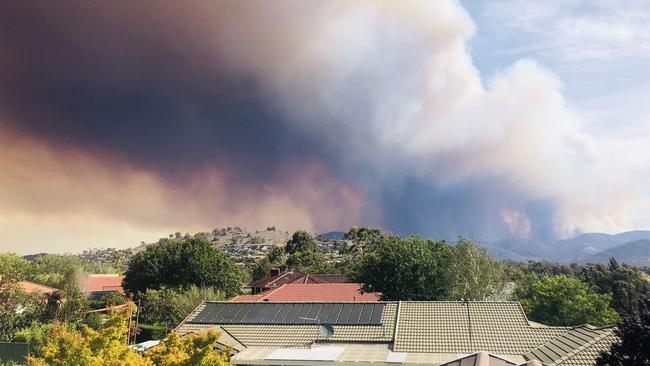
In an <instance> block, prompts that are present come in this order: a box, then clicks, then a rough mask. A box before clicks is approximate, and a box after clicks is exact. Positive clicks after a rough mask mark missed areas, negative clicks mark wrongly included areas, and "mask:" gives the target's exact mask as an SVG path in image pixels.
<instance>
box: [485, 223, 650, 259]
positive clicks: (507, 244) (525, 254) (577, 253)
mask: <svg viewBox="0 0 650 366" xmlns="http://www.w3.org/2000/svg"><path fill="white" fill-rule="evenodd" d="M638 240H650V231H643V230H638V231H628V232H624V233H620V234H614V235H610V234H603V233H587V234H581V235H578V236H576V237H574V238H569V239H562V240H530V239H517V238H511V239H503V240H499V241H496V242H492V243H485V244H484V245H485V247H486V248H487V249H488V250H489V251H490V253H491V254H492V255H493V256H494V257H495V258H498V259H511V260H519V261H520V260H539V259H547V260H550V261H555V262H559V263H570V262H577V261H580V262H584V261H585V260H587V259H588V258H591V257H593V256H595V255H597V254H599V253H610V252H609V250H611V249H613V248H616V247H619V246H621V245H623V244H626V243H631V242H634V241H638Z"/></svg>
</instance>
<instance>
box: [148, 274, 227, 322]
mask: <svg viewBox="0 0 650 366" xmlns="http://www.w3.org/2000/svg"><path fill="white" fill-rule="evenodd" d="M140 299H141V301H142V302H141V307H142V308H141V314H140V320H141V322H142V323H143V324H149V325H162V326H165V327H168V328H171V327H173V326H175V325H176V324H178V323H180V322H181V320H183V319H184V318H185V317H186V316H187V315H188V314H189V313H191V312H192V311H193V310H194V309H196V307H197V306H199V304H201V303H202V302H203V301H220V300H223V299H224V295H223V293H222V292H221V291H219V290H216V289H214V288H211V287H197V286H194V285H192V286H189V287H188V288H186V289H169V288H161V289H158V290H155V289H149V290H147V291H146V292H145V293H144V294H142V295H141V296H140Z"/></svg>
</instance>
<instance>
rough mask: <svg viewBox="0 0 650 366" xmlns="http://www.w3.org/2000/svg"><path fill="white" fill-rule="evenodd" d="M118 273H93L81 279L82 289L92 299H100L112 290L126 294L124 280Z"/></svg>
mask: <svg viewBox="0 0 650 366" xmlns="http://www.w3.org/2000/svg"><path fill="white" fill-rule="evenodd" d="M123 279H124V276H121V275H117V274H91V275H88V276H87V277H85V278H84V279H83V280H82V281H81V289H82V291H83V292H84V293H86V295H87V296H88V297H89V298H91V299H99V298H101V297H103V296H105V295H108V294H110V293H111V292H117V293H120V294H124V289H122V280H123Z"/></svg>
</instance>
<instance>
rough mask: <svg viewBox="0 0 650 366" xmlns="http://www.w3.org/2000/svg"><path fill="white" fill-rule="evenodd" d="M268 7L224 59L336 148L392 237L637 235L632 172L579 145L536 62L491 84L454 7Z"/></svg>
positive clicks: (225, 40) (254, 10)
mask: <svg viewBox="0 0 650 366" xmlns="http://www.w3.org/2000/svg"><path fill="white" fill-rule="evenodd" d="M261 5H262V4H261V3H255V2H246V3H241V2H238V3H233V4H231V6H229V7H228V9H229V11H228V12H226V13H224V14H227V15H228V16H227V17H221V18H220V19H221V20H222V21H220V22H217V23H219V24H220V27H219V31H218V32H217V33H218V34H219V37H220V39H219V42H218V43H219V47H221V49H222V50H223V54H224V55H227V58H228V59H229V60H230V61H231V63H232V67H233V68H234V69H237V70H238V71H240V72H250V73H253V74H254V75H256V76H257V77H258V78H259V80H261V81H262V84H263V86H264V88H265V90H266V91H267V93H268V95H269V96H271V98H272V100H274V101H275V102H276V103H278V104H279V105H280V107H281V108H282V109H283V110H284V111H285V112H286V113H287V115H288V116H289V117H290V118H291V120H292V121H293V123H295V126H296V128H299V129H304V130H307V131H309V132H310V133H313V134H315V135H322V136H323V139H325V140H326V141H328V143H329V144H332V145H336V146H337V149H339V150H338V151H339V155H338V158H339V159H340V160H341V161H345V163H344V164H342V165H345V167H347V168H348V169H349V170H352V171H353V172H354V173H350V172H349V171H348V173H349V174H350V175H352V176H353V177H354V179H362V180H364V183H365V184H366V185H370V187H371V189H370V190H371V191H374V194H376V195H377V196H378V197H380V201H381V202H382V203H383V207H384V214H385V217H388V218H390V219H388V220H387V222H385V224H386V225H388V226H393V227H394V228H395V229H397V230H404V229H406V230H407V231H411V232H413V231H424V232H428V233H430V234H436V233H439V234H443V235H449V234H453V233H459V234H460V233H462V234H470V235H477V236H482V237H484V238H485V237H494V236H502V235H504V234H506V233H507V232H509V233H511V234H513V235H517V236H524V237H525V236H531V235H533V236H548V235H568V234H571V233H574V232H576V231H583V230H606V231H607V230H621V229H624V228H626V227H629V225H630V222H629V221H628V220H627V219H630V218H631V217H630V215H631V213H632V212H634V210H635V209H639V207H638V206H636V204H635V203H634V197H636V196H637V194H638V193H639V191H638V187H637V186H636V184H635V181H634V179H630V177H629V175H630V173H629V172H630V167H629V166H626V167H625V168H624V169H627V170H621V168H622V166H620V165H619V164H624V163H623V162H622V161H620V159H616V158H612V157H608V156H605V155H604V154H606V153H605V151H604V149H602V148H600V147H599V146H597V143H596V142H595V141H594V140H593V139H592V138H591V137H590V136H588V135H586V134H585V133H583V132H582V126H581V122H580V118H579V116H578V115H577V114H576V113H575V112H574V111H572V110H571V109H570V107H568V106H567V105H566V104H565V101H564V100H563V97H562V93H561V83H560V82H559V81H558V80H557V79H556V78H555V77H554V76H553V75H552V74H551V73H550V72H548V71H546V70H544V69H543V68H541V67H539V66H538V65H537V64H536V63H535V62H534V61H530V60H522V61H520V62H518V63H516V64H515V65H513V66H512V67H510V68H509V69H507V70H503V72H502V73H501V74H499V75H498V76H496V77H495V78H494V79H493V80H483V79H481V77H480V75H479V74H478V72H477V70H476V69H475V68H474V67H473V65H472V60H471V58H470V56H469V54H468V51H467V49H466V45H467V42H468V40H469V39H470V37H471V36H472V34H473V32H474V25H473V23H472V21H471V19H470V18H469V16H468V14H467V13H466V12H465V10H464V9H463V8H462V7H461V6H460V4H458V3H457V2H455V1H423V2H418V1H400V2H391V1H386V2H337V1H333V2H321V3H319V4H318V5H317V6H316V5H315V4H313V3H310V4H309V6H305V4H304V3H301V2H291V1H285V2H282V3H281V6H278V4H276V6H274V7H272V8H271V9H269V8H268V7H264V6H261ZM619 158H620V157H619ZM617 165H619V166H617ZM361 169H364V170H365V169H367V170H368V173H366V175H363V174H362V175H360V174H358V170H361ZM619 172H626V176H624V175H621V174H620V173H619ZM459 206H460V207H459ZM495 216H496V220H495ZM399 217H402V218H403V220H400V219H399ZM485 217H487V219H486V218H485ZM495 221H498V223H497V222H495ZM499 223H500V224H499ZM495 224H496V226H495ZM446 225H448V226H447V227H448V228H449V229H443V228H444V227H445V226H446ZM504 228H505V229H507V231H506V232H504V231H502V230H503V229H504ZM437 231H438V232H437ZM463 231H464V232H463Z"/></svg>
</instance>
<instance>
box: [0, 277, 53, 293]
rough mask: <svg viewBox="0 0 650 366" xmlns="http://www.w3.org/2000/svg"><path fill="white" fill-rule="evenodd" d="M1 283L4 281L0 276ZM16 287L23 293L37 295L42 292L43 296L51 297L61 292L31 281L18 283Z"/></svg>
mask: <svg viewBox="0 0 650 366" xmlns="http://www.w3.org/2000/svg"><path fill="white" fill-rule="evenodd" d="M0 281H2V276H0ZM16 285H18V286H19V287H20V288H21V289H23V291H25V292H27V293H30V294H32V293H35V292H41V293H43V294H46V295H49V294H51V293H53V292H55V291H59V290H58V289H56V288H54V287H49V286H45V285H41V284H38V283H35V282H31V281H17V282H16Z"/></svg>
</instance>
